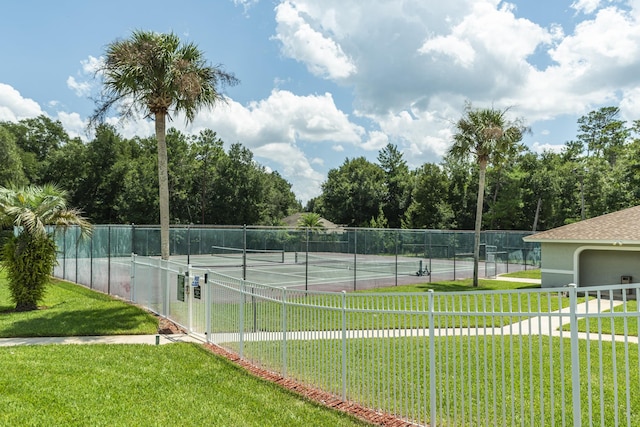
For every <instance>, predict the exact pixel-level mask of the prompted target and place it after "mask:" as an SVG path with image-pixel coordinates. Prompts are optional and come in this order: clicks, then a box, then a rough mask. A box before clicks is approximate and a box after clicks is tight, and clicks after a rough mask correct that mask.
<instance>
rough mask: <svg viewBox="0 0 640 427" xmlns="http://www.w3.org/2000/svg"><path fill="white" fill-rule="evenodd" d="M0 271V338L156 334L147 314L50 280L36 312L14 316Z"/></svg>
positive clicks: (138, 309)
mask: <svg viewBox="0 0 640 427" xmlns="http://www.w3.org/2000/svg"><path fill="white" fill-rule="evenodd" d="M13 308H14V304H13V303H12V302H11V301H10V298H9V290H8V287H7V282H6V274H5V272H4V271H3V270H2V269H0V338H7V337H56V336H86V335H125V334H127V335H141V334H155V333H157V332H158V319H157V318H156V317H155V316H153V315H152V314H150V313H147V312H146V311H144V310H142V309H140V308H138V307H135V306H133V305H131V304H127V303H125V302H123V301H120V300H117V299H115V298H112V297H110V296H108V295H105V294H102V293H99V292H95V291H92V290H90V289H87V288H84V287H82V286H78V285H75V284H72V283H69V282H64V281H60V280H56V279H51V282H50V284H49V286H48V287H47V291H46V295H45V299H44V301H43V303H42V305H41V307H40V309H39V310H36V311H30V312H22V313H16V312H13Z"/></svg>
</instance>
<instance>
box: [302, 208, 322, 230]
mask: <svg viewBox="0 0 640 427" xmlns="http://www.w3.org/2000/svg"><path fill="white" fill-rule="evenodd" d="M298 228H308V229H311V230H322V229H324V225H322V218H321V217H320V214H317V213H315V212H308V213H304V214H302V215H300V218H299V219H298Z"/></svg>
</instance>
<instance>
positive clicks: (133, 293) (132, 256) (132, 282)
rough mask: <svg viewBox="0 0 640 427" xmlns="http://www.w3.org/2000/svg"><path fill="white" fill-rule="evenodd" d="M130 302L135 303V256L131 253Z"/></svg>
mask: <svg viewBox="0 0 640 427" xmlns="http://www.w3.org/2000/svg"><path fill="white" fill-rule="evenodd" d="M130 283H131V301H133V302H137V301H136V254H135V253H133V252H131V280H130Z"/></svg>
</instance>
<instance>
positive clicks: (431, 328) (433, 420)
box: [427, 289, 437, 426]
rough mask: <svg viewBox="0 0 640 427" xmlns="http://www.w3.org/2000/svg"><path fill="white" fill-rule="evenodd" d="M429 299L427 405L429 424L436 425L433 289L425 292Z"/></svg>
mask: <svg viewBox="0 0 640 427" xmlns="http://www.w3.org/2000/svg"><path fill="white" fill-rule="evenodd" d="M427 298H428V299H429V397H430V400H429V406H430V412H431V425H432V426H435V425H436V410H437V401H436V337H435V313H434V301H433V299H434V298H433V289H429V292H428V293H427Z"/></svg>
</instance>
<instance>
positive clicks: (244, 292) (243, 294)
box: [238, 280, 247, 359]
mask: <svg viewBox="0 0 640 427" xmlns="http://www.w3.org/2000/svg"><path fill="white" fill-rule="evenodd" d="M240 283H241V285H242V286H241V288H242V292H241V293H240V296H241V298H240V309H239V316H240V319H239V321H240V322H239V323H240V325H239V326H240V328H239V329H240V331H239V332H240V345H239V348H238V353H239V356H240V359H242V358H243V357H244V300H245V298H246V295H247V286H246V283H245V281H244V280H241V281H240Z"/></svg>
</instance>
